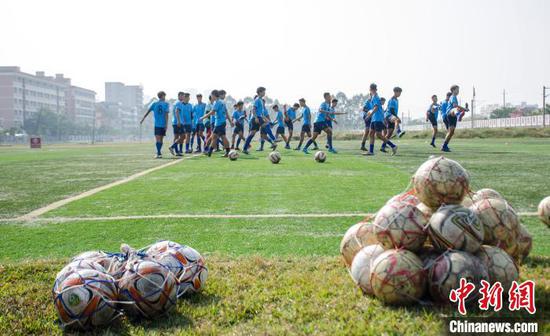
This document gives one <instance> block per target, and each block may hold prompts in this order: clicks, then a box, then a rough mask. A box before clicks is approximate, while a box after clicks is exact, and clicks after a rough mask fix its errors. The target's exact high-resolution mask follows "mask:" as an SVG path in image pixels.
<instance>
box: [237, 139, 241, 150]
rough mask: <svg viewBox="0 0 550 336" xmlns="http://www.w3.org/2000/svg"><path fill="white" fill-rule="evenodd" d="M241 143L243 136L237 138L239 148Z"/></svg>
mask: <svg viewBox="0 0 550 336" xmlns="http://www.w3.org/2000/svg"><path fill="white" fill-rule="evenodd" d="M240 144H241V137H239V138H238V139H237V148H239V145H240Z"/></svg>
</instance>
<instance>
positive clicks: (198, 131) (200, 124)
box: [191, 93, 206, 153]
mask: <svg viewBox="0 0 550 336" xmlns="http://www.w3.org/2000/svg"><path fill="white" fill-rule="evenodd" d="M205 112H206V104H205V103H203V102H202V94H200V93H199V94H197V104H195V106H193V120H194V124H195V134H193V135H192V137H191V141H192V140H193V138H194V137H195V136H196V137H197V149H196V150H195V153H200V152H201V151H202V150H201V141H202V142H204V130H205V126H204V121H203V120H202V119H201V118H202V117H203V116H204V113H205ZM192 147H193V144H191V148H192Z"/></svg>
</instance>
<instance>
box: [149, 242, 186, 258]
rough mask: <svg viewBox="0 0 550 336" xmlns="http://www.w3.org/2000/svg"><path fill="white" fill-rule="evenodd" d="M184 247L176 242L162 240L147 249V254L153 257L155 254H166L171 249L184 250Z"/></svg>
mask: <svg viewBox="0 0 550 336" xmlns="http://www.w3.org/2000/svg"><path fill="white" fill-rule="evenodd" d="M182 247H183V245H181V244H179V243H176V242H173V241H171V240H160V241H158V242H156V243H154V244H153V245H151V246H149V248H147V250H146V251H145V253H146V254H147V255H151V256H153V255H155V254H159V253H164V252H166V251H167V250H168V249H170V248H175V249H179V248H182Z"/></svg>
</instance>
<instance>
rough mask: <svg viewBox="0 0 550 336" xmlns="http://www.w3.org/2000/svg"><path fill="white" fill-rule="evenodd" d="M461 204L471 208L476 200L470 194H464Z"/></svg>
mask: <svg viewBox="0 0 550 336" xmlns="http://www.w3.org/2000/svg"><path fill="white" fill-rule="evenodd" d="M460 204H462V206H463V207H465V208H469V207H471V206H472V205H473V204H474V200H473V198H472V196H471V195H470V194H467V195H466V196H464V199H463V200H462V203H460Z"/></svg>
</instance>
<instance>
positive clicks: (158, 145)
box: [155, 142, 162, 155]
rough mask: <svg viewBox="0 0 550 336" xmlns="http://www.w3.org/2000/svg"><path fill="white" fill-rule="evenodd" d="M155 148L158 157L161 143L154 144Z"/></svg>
mask: <svg viewBox="0 0 550 336" xmlns="http://www.w3.org/2000/svg"><path fill="white" fill-rule="evenodd" d="M155 146H156V147H157V155H160V150H161V149H162V142H157V143H155Z"/></svg>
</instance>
